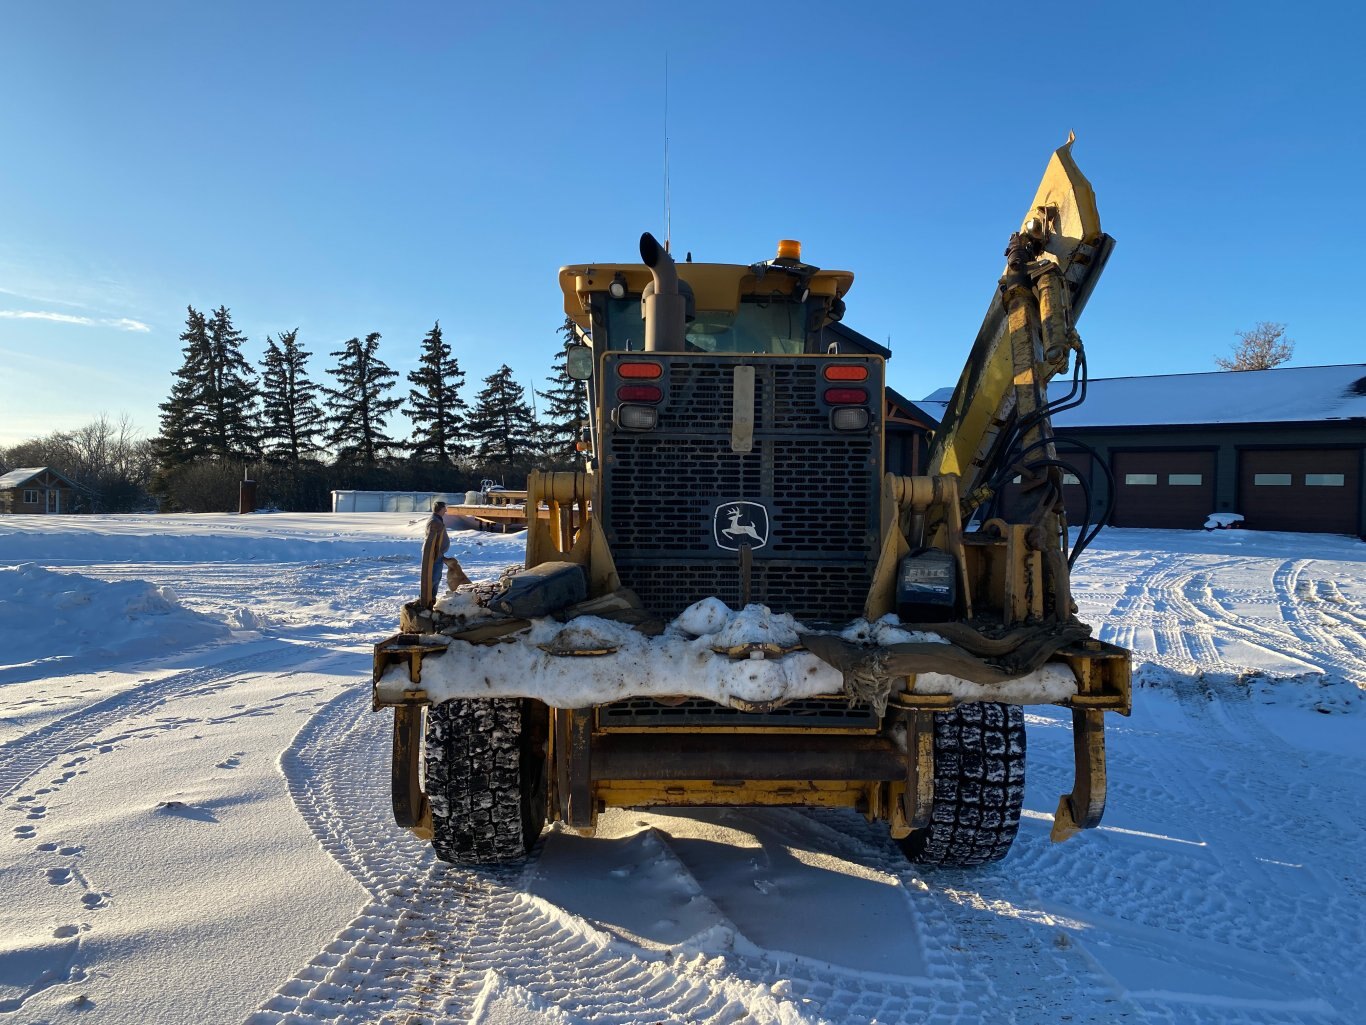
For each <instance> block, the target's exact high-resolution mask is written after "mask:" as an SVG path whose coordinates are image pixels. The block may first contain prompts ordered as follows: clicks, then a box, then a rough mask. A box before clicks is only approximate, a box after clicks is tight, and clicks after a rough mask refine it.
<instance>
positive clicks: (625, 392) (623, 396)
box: [617, 384, 664, 402]
mask: <svg viewBox="0 0 1366 1025" xmlns="http://www.w3.org/2000/svg"><path fill="white" fill-rule="evenodd" d="M662 398H664V392H663V391H662V390H660V389H659V388H656V387H655V386H654V385H652V384H627V385H623V386H622V387H620V388H618V389H617V400H618V401H619V402H658V401H659V400H660V399H662Z"/></svg>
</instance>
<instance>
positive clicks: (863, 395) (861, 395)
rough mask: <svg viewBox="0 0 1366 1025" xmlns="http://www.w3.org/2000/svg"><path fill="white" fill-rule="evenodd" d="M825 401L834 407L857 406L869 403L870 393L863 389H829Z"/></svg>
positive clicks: (826, 391) (826, 390)
mask: <svg viewBox="0 0 1366 1025" xmlns="http://www.w3.org/2000/svg"><path fill="white" fill-rule="evenodd" d="M825 401H826V402H827V403H828V404H830V405H832V406H857V405H862V404H863V403H865V402H867V401H868V392H867V391H866V390H864V389H863V388H827V389H825Z"/></svg>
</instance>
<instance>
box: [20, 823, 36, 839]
mask: <svg viewBox="0 0 1366 1025" xmlns="http://www.w3.org/2000/svg"><path fill="white" fill-rule="evenodd" d="M37 835H38V827H37V826H15V827H14V838H15V839H16V840H32V839H33V838H34V837H35V836H37Z"/></svg>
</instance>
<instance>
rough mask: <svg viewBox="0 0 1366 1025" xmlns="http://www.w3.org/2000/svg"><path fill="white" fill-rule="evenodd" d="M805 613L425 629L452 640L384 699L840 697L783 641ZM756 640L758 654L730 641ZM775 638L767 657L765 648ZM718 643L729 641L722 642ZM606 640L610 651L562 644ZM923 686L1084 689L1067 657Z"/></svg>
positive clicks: (722, 611) (1046, 694) (810, 658)
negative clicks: (507, 633) (492, 635)
mask: <svg viewBox="0 0 1366 1025" xmlns="http://www.w3.org/2000/svg"><path fill="white" fill-rule="evenodd" d="M799 626H800V625H799V624H796V623H795V622H793V620H792V617H790V616H785V615H775V614H773V613H771V612H770V611H769V610H768V609H767V608H765V607H763V606H760V605H751V606H748V607H747V608H745V609H743V610H741V611H740V612H732V611H731V610H730V609H729V608H727V607H726V606H725V605H724V604H723V603H721V602H720V601H719V600H717V599H708V601H707V602H705V603H698V605H696V606H693V607H692V608H691V609H689V610H687V611H686V612H685V613H683V615H681V616H680V617H679V618H678V619H677V620H675V621H674V622H673V623H671V624H670V625H669V626H668V628H666V629H665V631H664V632H663V633H662V634H660V635H659V636H656V637H650V636H646V635H645V634H643V633H640V632H638V631H636V630H634V629H632V628H631V627H629V626H627V625H625V624H623V623H617V622H613V621H610V620H605V619H599V618H597V617H593V616H582V617H579V618H577V619H573V620H571V621H570V622H568V623H560V622H557V621H555V620H553V619H536V620H532V621H531V625H530V627H529V628H528V629H526V630H524V631H522V632H521V633H519V634H517V635H515V636H514V637H513V638H512V639H511V640H505V641H502V642H500V643H494V644H471V643H468V642H465V641H460V640H450V639H449V638H446V637H442V636H433V637H430V638H423V640H424V641H426V642H429V643H431V644H433V645H440V644H447V642H448V641H449V644H448V646H447V647H446V649H445V651H444V653H438V652H439V651H440V649H439V648H438V647H435V646H434V647H433V648H432V650H431V652H430V653H428V654H426V655H425V656H424V657H423V658H422V659H421V665H420V676H419V682H418V683H417V684H414V683H413V682H412V680H411V678H410V675H409V671H408V667H407V665H405V664H397V665H391V666H389V667H388V668H387V669H385V670H384V671H383V672H382V674H381V675H380V676H379V678H378V679H377V680H376V682H375V700H376V703H377V704H381V705H386V704H399V703H402V702H403V701H404V700H405V698H404V692H405V691H411V690H412V689H413V688H414V687H415V686H416V687H420V688H421V690H422V691H424V692H425V695H426V699H427V700H428V701H430V702H432V703H440V702H442V701H447V700H450V699H452V698H501V697H527V698H535V699H538V700H540V701H544V702H545V703H546V704H548V705H551V706H553V707H556V708H584V707H587V706H589V705H600V704H608V703H611V702H613V701H621V700H624V699H626V698H635V697H654V698H666V697H690V698H705V699H707V700H710V701H715V702H717V703H718V704H722V705H728V706H731V707H735V708H748V709H753V708H755V707H763V706H773V705H779V704H783V703H785V702H788V701H793V700H797V699H800V698H812V697H829V696H840V695H842V694H844V693H845V685H844V677H843V674H842V673H841V672H840V671H839V670H838V669H836V668H835V667H834V666H832V665H830V664H829V663H827V662H825V661H823V660H822V659H820V658H817V657H816V656H815V655H813V654H811V653H810V652H808V651H803V650H795V651H787V652H786V653H785V654H781V655H777V656H776V657H773V654H772V653H773V651H774V649H790V648H794V647H796V645H797V636H798V630H799ZM842 636H844V637H845V638H847V639H850V640H854V639H857V640H859V641H860V642H861V643H865V644H869V645H870V649H869V650H874V651H875V650H876V649H877V646H878V645H882V644H890V643H897V642H901V641H905V640H907V639H911V638H915V639H920V640H939V639H938V638H934V637H932V636H930V635H924V634H918V635H913V634H911V633H908V632H907V631H905V630H902V629H900V627H899V625H898V624H897V623H896V621H895V617H888V618H887V619H884V620H879V621H878V622H876V623H871V624H870V623H867V622H862V621H860V622H856V623H854V624H852V625H851V626H850V627H849V628H848V629H846V630H845V631H843V634H842ZM746 646H751V647H753V648H754V649H756V650H755V656H756V657H749V658H733V657H731V655H730V654H728V653H727V652H728V651H730V652H733V651H735V650H737V649H739V648H743V647H746ZM761 647H763V648H767V649H768V652H769V657H763V654H762V652H760V651H759V650H757V649H759V648H761ZM717 649H720V650H719V651H718V650H717ZM568 651H603V652H608V653H607V654H601V655H591V656H585V655H571V654H562V653H563V652H568ZM915 691H916V692H917V693H919V694H935V695H948V696H952V697H953V698H954V699H955V700H957V701H1006V702H1011V703H1018V704H1026V703H1028V704H1034V703H1047V702H1056V701H1062V700H1066V699H1067V698H1069V697H1071V696H1073V695H1075V694H1076V693H1077V682H1076V677H1075V676H1074V675H1073V673H1072V670H1071V669H1069V668H1068V667H1067V666H1065V665H1059V664H1049V665H1045V666H1043V667H1042V668H1041V669H1039V670H1037V671H1035V672H1032V673H1029V674H1028V675H1025V676H1021V677H1019V678H1017V679H1014V680H1009V681H1006V682H1004V683H996V684H979V683H973V682H971V681H968V680H964V679H960V678H958V677H955V676H948V675H945V674H941V673H921V674H918V675H917V677H916V683H915Z"/></svg>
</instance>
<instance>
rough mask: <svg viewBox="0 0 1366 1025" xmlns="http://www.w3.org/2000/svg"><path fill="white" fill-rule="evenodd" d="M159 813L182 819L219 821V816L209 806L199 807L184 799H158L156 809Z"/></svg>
mask: <svg viewBox="0 0 1366 1025" xmlns="http://www.w3.org/2000/svg"><path fill="white" fill-rule="evenodd" d="M154 810H155V812H156V813H157V814H158V815H175V816H177V817H178V818H182V819H197V820H199V821H200V822H217V821H218V816H217V815H215V814H214V813H213V812H211V811H209V809H208V808H197V807H195V806H194V805H193V804H186V803H185V802H184V801H158V802H157V806H156V808H155V809H154Z"/></svg>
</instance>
